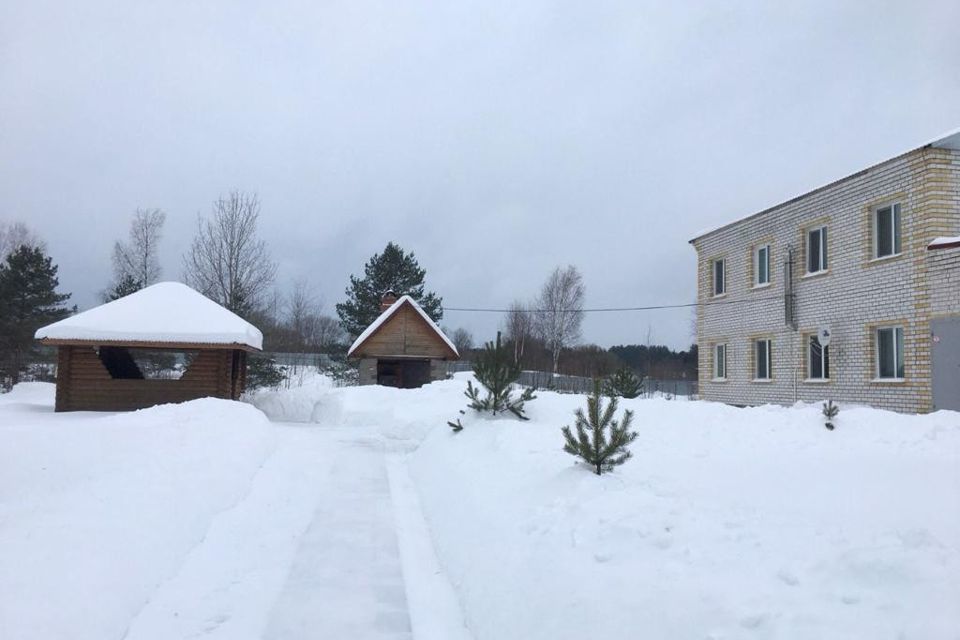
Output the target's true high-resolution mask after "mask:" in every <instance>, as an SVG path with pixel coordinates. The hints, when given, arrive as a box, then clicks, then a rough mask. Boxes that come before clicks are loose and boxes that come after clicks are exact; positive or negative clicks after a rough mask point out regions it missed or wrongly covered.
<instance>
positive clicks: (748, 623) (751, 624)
mask: <svg viewBox="0 0 960 640" xmlns="http://www.w3.org/2000/svg"><path fill="white" fill-rule="evenodd" d="M766 621H767V614H765V613H758V614H756V615H752V616H743V617H742V618H740V626H741V627H743V628H744V629H756V628H757V627H759V626H760V625H762V624H763V623H764V622H766Z"/></svg>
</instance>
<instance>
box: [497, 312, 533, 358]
mask: <svg viewBox="0 0 960 640" xmlns="http://www.w3.org/2000/svg"><path fill="white" fill-rule="evenodd" d="M504 324H505V327H504V333H505V335H506V337H507V341H508V342H511V343H513V361H514V362H515V363H516V364H521V363H522V362H523V350H524V347H525V346H526V343H527V340H529V339H530V337H531V336H532V335H533V329H534V326H533V325H534V317H533V311H532V310H531V309H530V306H529V305H527V304H525V303H523V302H521V301H519V300H515V301H514V302H512V303H510V306H509V307H507V317H506V320H505V322H504Z"/></svg>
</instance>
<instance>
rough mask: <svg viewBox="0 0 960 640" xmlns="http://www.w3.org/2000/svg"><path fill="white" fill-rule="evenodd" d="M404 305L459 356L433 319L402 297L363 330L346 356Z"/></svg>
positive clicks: (406, 297)
mask: <svg viewBox="0 0 960 640" xmlns="http://www.w3.org/2000/svg"><path fill="white" fill-rule="evenodd" d="M404 304H409V305H411V306H412V307H413V308H414V309H415V310H416V312H417V313H419V314H420V317H421V318H423V319H424V320H426V321H427V324H428V325H430V328H431V329H433V330H434V331H435V332H436V333H437V335H438V336H440V337H441V338H443V341H444V342H446V343H447V346H448V347H450V349H452V350H453V352H454V353H455V354H457V356H459V355H460V352H459V351H457V348H456V347H455V346H454V345H453V343H452V342H450V338H448V337H447V335H446V334H445V333H444V332H443V331H441V330H440V327H438V326H437V323H436V322H434V321H433V319H432V318H431V317H430V316H429V315H427V312H426V311H424V310H423V308H422V307H421V306H420V305H419V304H417V301H416V300H414V299H413V298H411V297H410V296H402V297H401V298H400V299H399V300H397V301H396V302H394V303H393V304H392V305H390V306H389V307H388V308H387V309H385V310H384V311H383V313H381V314H380V315H379V316H378V317H377V319H376V320H374V321H373V323H371V324H370V326H369V327H367V328H366V329H364V331H363V333H361V334H360V335H359V336H358V337H357V339H356V340H354V341H353V344H352V345H350V349H349V351H347V355H348V356H349V355H351V354H352V353H353V352H354V351H355V350H356V349H357V348H358V347H359V346H360V345H362V344H363V343H364V342H366V340H367V338H369V337H370V336H372V335H373V334H374V333H375V332H376V331H377V329H379V328H380V327H381V326H383V324H384V323H385V322H386V321H387V320H389V319H390V318H392V317H393V314H395V313H396V312H397V311H399V310H400V308H401V307H402V306H403V305H404Z"/></svg>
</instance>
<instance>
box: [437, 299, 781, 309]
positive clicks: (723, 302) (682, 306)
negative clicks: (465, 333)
mask: <svg viewBox="0 0 960 640" xmlns="http://www.w3.org/2000/svg"><path fill="white" fill-rule="evenodd" d="M773 300H783V296H782V295H780V296H767V297H764V298H743V299H740V300H714V301H711V302H688V303H685V304H657V305H647V306H639V307H596V308H592V309H559V310H557V311H559V313H578V312H582V313H611V312H624V311H657V310H660V309H689V308H691V307H712V306H720V305H731V304H743V303H748V302H770V301H773ZM443 310H444V311H445V312H446V311H465V312H469V313H514V312H519V313H538V312H543V311H554V309H522V308H518V309H488V308H482V307H443Z"/></svg>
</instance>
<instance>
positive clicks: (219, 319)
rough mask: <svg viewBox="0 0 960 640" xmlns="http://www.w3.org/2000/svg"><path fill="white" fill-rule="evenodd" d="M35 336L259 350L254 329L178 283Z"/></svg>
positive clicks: (93, 311)
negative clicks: (235, 345)
mask: <svg viewBox="0 0 960 640" xmlns="http://www.w3.org/2000/svg"><path fill="white" fill-rule="evenodd" d="M34 337H35V338H37V339H38V340H41V339H44V338H47V339H52V340H94V341H107V342H169V343H189V344H194V343H197V344H231V345H232V344H237V345H246V346H249V347H253V348H255V349H260V348H262V346H263V334H261V333H260V330H259V329H257V328H256V327H255V326H253V325H252V324H250V323H249V322H247V321H246V320H244V319H243V318H241V317H239V316H237V315H236V314H234V313H232V312H230V311H228V310H227V309H224V308H223V307H221V306H220V305H219V304H217V303H216V302H214V301H212V300H210V299H209V298H207V297H205V296H203V295H202V294H200V293H198V292H197V291H194V290H193V289H191V288H190V287H188V286H187V285H185V284H182V283H180V282H158V283H157V284H154V285H151V286H149V287H146V288H144V289H141V290H140V291H137V292H136V293H131V294H130V295H128V296H125V297H123V298H120V299H118V300H114V301H112V302H108V303H106V304H103V305H100V306H99V307H94V308H93V309H89V310H87V311H84V312H82V313H78V314H77V315H75V316H71V317H69V318H65V319H63V320H60V321H59V322H54V323H53V324H51V325H48V326H46V327H42V328H40V329H38V330H37V332H36V334H35V336H34Z"/></svg>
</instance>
